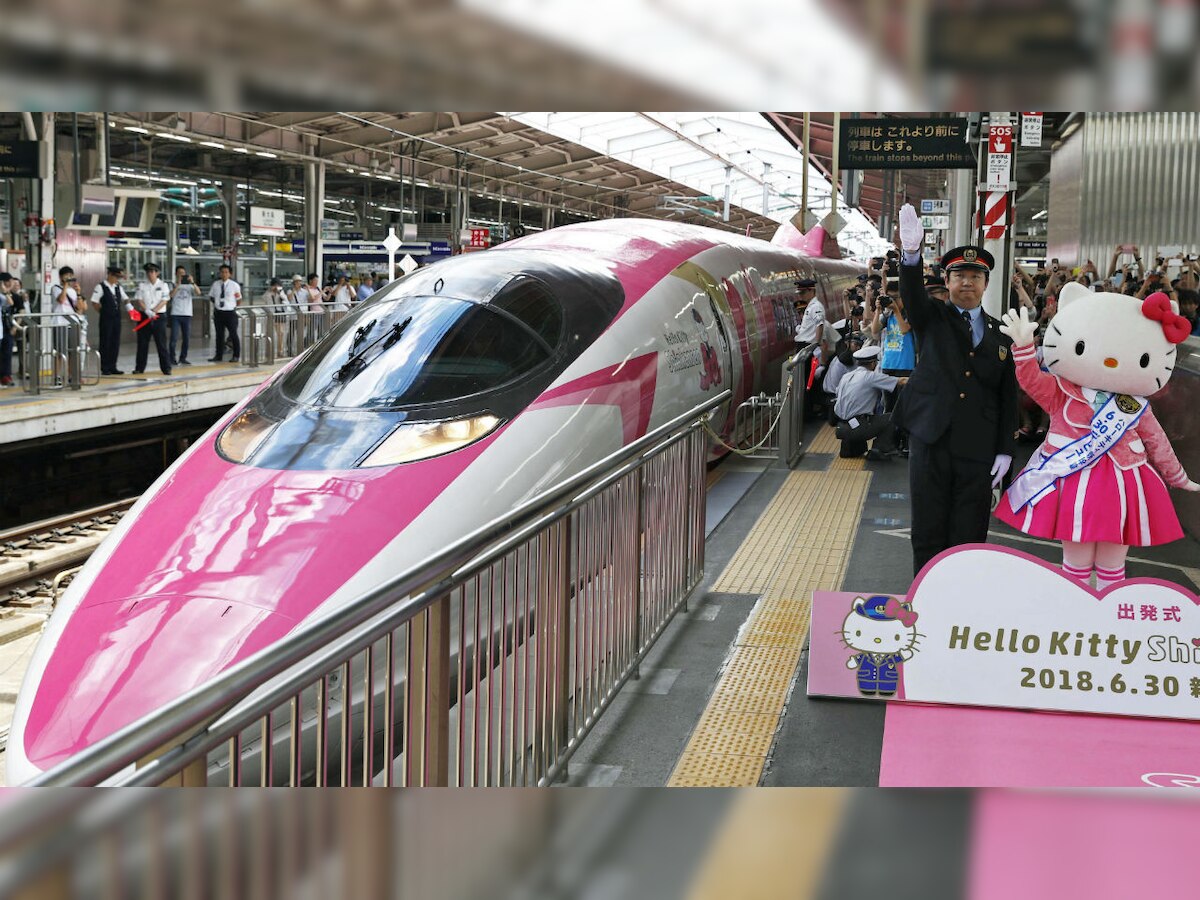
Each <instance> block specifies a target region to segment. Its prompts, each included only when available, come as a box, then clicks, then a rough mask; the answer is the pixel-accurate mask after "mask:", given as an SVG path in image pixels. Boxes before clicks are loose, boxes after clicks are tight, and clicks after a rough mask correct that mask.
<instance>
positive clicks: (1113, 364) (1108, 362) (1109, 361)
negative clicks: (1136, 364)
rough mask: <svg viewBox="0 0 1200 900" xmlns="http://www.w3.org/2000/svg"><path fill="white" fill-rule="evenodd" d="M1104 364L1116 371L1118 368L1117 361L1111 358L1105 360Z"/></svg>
mask: <svg viewBox="0 0 1200 900" xmlns="http://www.w3.org/2000/svg"><path fill="white" fill-rule="evenodd" d="M1104 364H1105V365H1106V366H1108V367H1109V368H1110V369H1115V368H1116V367H1117V361H1116V360H1115V359H1113V358H1112V357H1111V356H1110V357H1108V358H1107V359H1105V360H1104Z"/></svg>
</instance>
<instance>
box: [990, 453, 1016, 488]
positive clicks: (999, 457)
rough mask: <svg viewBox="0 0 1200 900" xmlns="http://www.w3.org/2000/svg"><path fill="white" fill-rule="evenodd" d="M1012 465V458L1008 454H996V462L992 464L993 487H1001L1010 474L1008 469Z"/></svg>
mask: <svg viewBox="0 0 1200 900" xmlns="http://www.w3.org/2000/svg"><path fill="white" fill-rule="evenodd" d="M1011 465H1012V457H1011V456H1009V455H1008V454H1007V453H997V454H996V461H995V462H993V463H992V487H994V488H997V487H1000V482H1001V481H1003V480H1004V476H1005V475H1007V474H1008V467H1009V466H1011Z"/></svg>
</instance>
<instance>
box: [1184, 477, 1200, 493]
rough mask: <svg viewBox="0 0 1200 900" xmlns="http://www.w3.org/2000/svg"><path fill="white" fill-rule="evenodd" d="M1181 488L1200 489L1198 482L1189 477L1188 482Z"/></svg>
mask: <svg viewBox="0 0 1200 900" xmlns="http://www.w3.org/2000/svg"><path fill="white" fill-rule="evenodd" d="M1183 489H1184V490H1185V491H1200V484H1196V482H1194V481H1192V480H1191V479H1190V478H1189V479H1188V483H1187V484H1185V485H1184V486H1183Z"/></svg>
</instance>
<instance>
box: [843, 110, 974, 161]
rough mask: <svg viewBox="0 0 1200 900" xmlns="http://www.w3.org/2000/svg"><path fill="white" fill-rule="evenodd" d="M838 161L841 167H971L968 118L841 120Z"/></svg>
mask: <svg viewBox="0 0 1200 900" xmlns="http://www.w3.org/2000/svg"><path fill="white" fill-rule="evenodd" d="M839 138H840V140H841V144H840V146H839V150H838V164H839V165H840V166H841V167H842V168H844V169H973V168H975V156H974V154H972V152H971V148H970V147H969V146H968V145H967V120H966V119H963V118H936V119H893V118H887V119H842V121H841V130H840V133H839Z"/></svg>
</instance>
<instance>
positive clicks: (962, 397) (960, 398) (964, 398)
mask: <svg viewBox="0 0 1200 900" xmlns="http://www.w3.org/2000/svg"><path fill="white" fill-rule="evenodd" d="M958 399H959V400H966V399H967V395H966V394H959V395H958Z"/></svg>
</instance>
